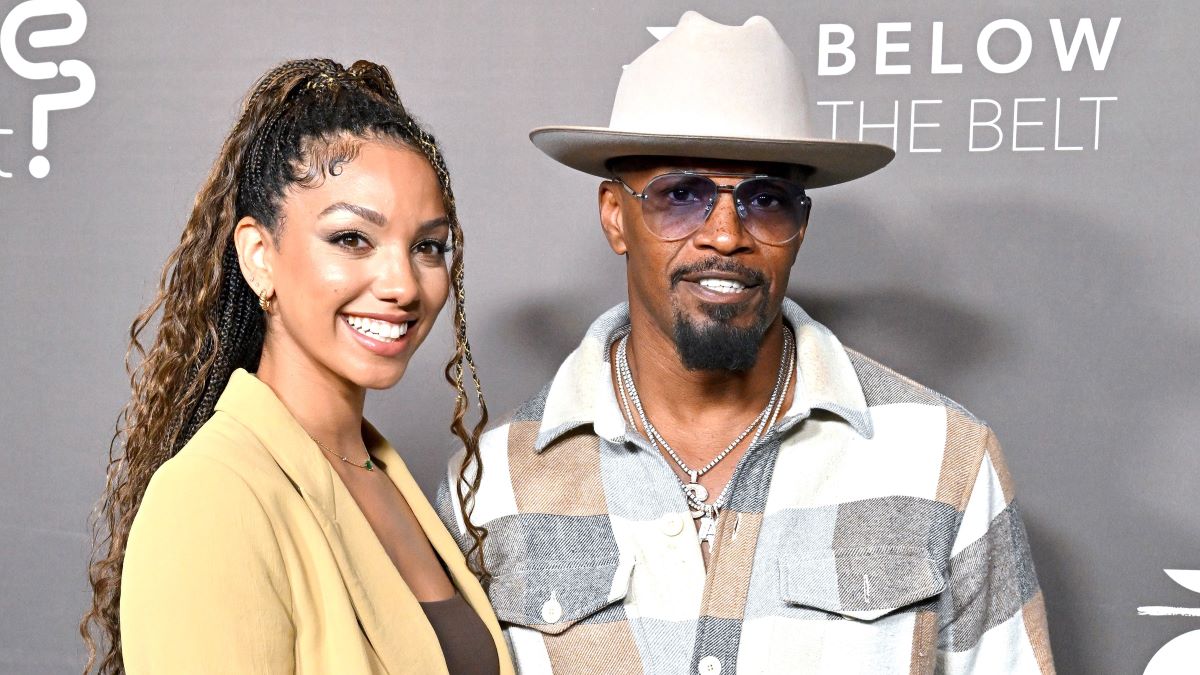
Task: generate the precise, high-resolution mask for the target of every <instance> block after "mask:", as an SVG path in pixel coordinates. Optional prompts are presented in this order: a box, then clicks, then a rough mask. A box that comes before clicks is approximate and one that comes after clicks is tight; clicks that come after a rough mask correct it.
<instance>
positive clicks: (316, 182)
mask: <svg viewBox="0 0 1200 675" xmlns="http://www.w3.org/2000/svg"><path fill="white" fill-rule="evenodd" d="M462 242H463V236H462V231H461V229H460V227H459V224H458V220H457V216H456V214H455V208H454V197H453V194H452V192H451V190H450V180H449V175H448V174H447V172H446V167H445V163H444V161H443V159H442V156H441V152H440V150H439V149H438V147H437V144H436V142H435V141H434V139H433V137H432V136H431V135H430V134H429V133H428V132H427V131H425V130H424V129H423V128H422V127H421V126H420V125H419V124H418V123H417V122H416V121H415V120H414V119H413V118H412V117H411V116H410V115H409V114H408V112H407V111H406V110H405V108H404V106H403V105H402V104H401V102H400V99H399V97H398V96H397V94H396V90H395V87H394V85H393V83H392V80H391V77H390V75H389V74H388V73H387V71H386V70H385V69H384V68H382V67H381V66H378V65H375V64H373V63H369V62H365V61H359V62H357V63H355V64H354V65H353V66H352V67H350V68H349V69H343V68H342V67H341V66H340V65H338V64H336V63H334V62H332V61H328V60H305V61H292V62H288V63H285V64H283V65H281V66H279V67H277V68H275V69H273V70H272V71H270V72H268V73H267V74H266V75H265V76H263V78H262V79H261V80H259V82H258V84H257V85H256V86H255V87H254V89H252V90H251V92H250V94H249V95H248V96H247V98H246V101H245V103H244V105H243V109H242V115H241V117H240V119H239V120H238V122H237V123H236V124H235V125H234V128H233V130H232V131H231V132H230V133H229V136H228V137H227V139H226V141H225V144H224V146H223V147H222V150H221V153H220V155H219V157H218V159H217V162H216V165H215V166H214V167H213V170H212V172H211V174H210V177H209V179H208V182H207V183H206V184H205V185H204V187H203V188H202V189H201V191H200V194H199V195H198V196H197V199H196V204H195V207H194V209H193V212H192V215H191V217H190V218H189V220H188V223H187V225H186V227H185V229H184V232H183V236H182V238H181V242H180V244H179V246H178V248H176V250H175V251H174V252H173V253H172V254H171V256H170V257H169V258H168V260H167V263H166V267H165V269H164V272H163V276H162V281H161V283H160V287H159V293H158V296H157V297H156V298H155V300H154V301H153V302H152V303H151V304H150V306H149V307H148V308H147V309H146V310H145V311H144V312H143V313H142V314H141V315H140V316H139V317H138V318H137V320H136V321H135V322H134V324H133V326H132V329H131V334H132V343H131V349H130V353H131V355H144V358H142V359H141V361H140V363H138V364H137V366H136V368H134V369H132V372H131V383H132V387H133V395H132V398H131V400H130V402H129V404H128V405H127V406H126V407H125V410H124V411H123V413H122V416H121V418H120V423H119V424H118V432H117V434H116V436H115V438H114V439H113V443H112V446H111V450H110V465H109V474H108V487H107V489H106V492H105V494H104V497H103V501H102V504H101V509H100V518H99V520H98V522H97V524H96V535H95V552H94V555H93V563H92V566H91V574H90V577H91V583H92V588H93V605H92V609H91V610H90V611H89V613H88V614H87V615H86V616H85V617H84V622H83V625H82V632H83V635H84V639H85V641H86V642H87V644H88V647H89V650H90V652H91V654H92V658H91V660H90V661H89V664H88V667H87V670H88V671H91V670H93V668H96V669H98V671H99V672H102V673H119V672H131V673H139V672H141V673H160V672H170V673H187V672H197V673H200V672H204V673H208V672H271V673H275V672H293V671H306V672H355V673H360V672H361V673H375V672H388V673H401V672H413V673H449V674H455V675H457V674H460V673H497V672H502V673H510V672H512V669H511V665H510V662H509V658H508V654H507V649H506V647H505V644H504V641H503V639H502V638H501V637H500V632H499V626H498V624H497V622H496V619H495V616H494V615H493V614H492V611H491V609H490V607H489V606H488V603H487V598H486V596H485V595H484V593H483V590H482V587H481V586H480V583H479V579H484V580H486V579H487V576H488V572H487V570H486V569H485V568H484V566H483V565H482V563H481V562H480V561H479V560H478V556H477V555H475V553H477V552H478V551H479V550H480V548H481V545H482V541H483V536H484V534H485V532H483V531H482V530H480V529H478V528H475V527H474V526H470V530H469V532H470V536H471V539H472V541H473V542H474V544H475V546H474V549H472V550H471V551H469V554H470V555H469V557H470V558H471V562H470V563H468V560H467V558H465V557H464V556H463V555H462V554H461V553H460V551H459V548H458V546H457V544H456V543H455V541H454V540H453V538H452V537H451V535H450V534H449V532H447V531H446V529H445V528H444V527H443V526H442V525H441V523H440V521H439V520H438V518H437V516H436V515H435V513H434V511H433V509H432V507H431V506H430V505H429V503H428V502H427V501H426V499H425V497H424V496H423V495H422V494H421V491H420V489H419V488H418V487H417V485H416V483H415V482H414V481H413V479H412V477H411V475H410V474H409V473H408V471H407V470H406V468H405V466H404V462H403V460H402V459H401V456H400V454H399V453H398V452H397V451H396V450H395V449H393V448H392V447H391V446H390V445H389V444H388V442H387V441H386V440H385V439H383V438H382V437H381V436H380V435H379V434H378V432H376V431H375V429H374V428H373V427H372V426H371V425H370V424H369V423H367V422H366V421H365V420H363V406H364V400H365V397H366V391H367V390H368V389H383V388H387V387H391V386H393V385H395V384H396V383H397V382H398V381H399V380H400V379H401V377H402V376H403V375H404V372H405V369H406V368H407V366H408V363H409V360H410V359H411V357H412V355H413V353H414V351H415V350H416V349H417V347H418V346H420V344H421V342H422V341H423V340H424V339H425V337H426V336H427V335H428V334H429V331H430V329H431V328H432V326H433V323H434V321H435V320H436V319H437V316H438V314H439V313H440V312H441V310H442V308H443V306H444V305H445V303H446V301H447V298H448V297H450V296H452V297H453V317H454V324H455V326H454V327H455V330H454V335H455V337H456V340H457V344H456V350H455V355H454V357H453V358H452V359H451V361H450V362H449V363H448V364H447V366H446V377H447V380H448V381H449V382H450V383H451V384H452V385H453V386H454V387H455V389H456V392H457V398H456V402H455V407H454V411H453V415H452V422H451V429H452V430H453V431H454V433H455V434H456V435H458V437H459V438H460V440H461V441H462V442H463V443H464V444H465V446H466V447H467V455H466V459H465V460H464V463H463V466H462V468H461V469H462V472H463V473H462V475H463V476H466V475H468V472H470V474H469V475H472V476H473V478H474V481H475V482H474V483H472V482H471V481H467V480H463V481H460V490H461V492H462V494H461V495H460V496H461V497H463V498H464V502H463V503H464V504H469V503H470V501H471V497H472V494H473V491H474V488H475V486H477V485H478V479H479V476H480V475H481V472H482V466H481V465H480V464H479V459H478V437H479V432H480V430H481V429H482V427H483V425H484V424H485V423H486V419H487V409H486V406H485V404H484V400H483V395H482V390H481V389H480V386H479V381H478V378H477V377H476V376H475V366H474V363H473V361H472V359H471V353H470V345H469V343H468V342H467V334H466V315H465V310H464V306H463V303H464V299H465V295H464V290H463V258H462ZM448 257H449V260H448V259H447V258H448ZM160 315H161V318H160V321H159V325H158V331H157V334H156V335H155V338H154V342H153V345H152V346H151V347H150V349H149V350H148V351H144V350H143V347H142V345H141V342H140V337H139V336H140V335H141V334H142V333H143V332H144V331H145V330H146V329H147V328H148V327H149V326H150V324H151V322H152V321H153V320H154V318H155V317H156V316H160ZM468 383H469V385H470V386H471V387H472V388H473V389H474V394H475V397H476V399H477V403H478V405H479V407H480V416H479V420H478V421H477V422H476V424H474V425H473V426H472V428H471V429H469V430H468V428H467V425H466V424H465V422H464V417H465V414H466V411H467V408H468V404H469V401H468V398H469V397H468V392H467V384H468ZM463 516H464V518H465V519H467V522H468V523H469V512H468V508H464V509H463ZM97 638H99V642H98V643H97Z"/></svg>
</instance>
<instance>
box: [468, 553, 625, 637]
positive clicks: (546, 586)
mask: <svg viewBox="0 0 1200 675" xmlns="http://www.w3.org/2000/svg"><path fill="white" fill-rule="evenodd" d="M632 573H633V559H632V558H630V559H628V560H625V559H613V558H610V559H606V560H601V561H589V562H586V563H580V562H573V561H564V560H527V561H525V563H524V564H523V565H522V566H521V567H519V568H516V569H513V570H498V571H497V572H496V573H495V576H494V577H493V579H492V583H491V584H490V585H489V586H488V597H489V598H490V599H491V601H492V607H493V608H494V609H495V610H496V616H497V618H499V619H500V621H502V622H505V623H510V624H515V625H518V626H525V627H527V628H533V629H534V630H538V631H541V632H543V633H548V634H550V635H558V634H559V633H561V632H563V631H565V630H566V629H568V628H570V627H571V626H573V625H575V624H576V623H578V622H579V621H581V620H583V619H586V618H588V617H589V616H592V615H594V614H596V613H598V612H600V611H601V610H603V609H605V608H606V607H609V606H610V605H615V604H617V603H620V602H621V601H622V600H624V599H625V596H626V595H627V594H628V593H629V578H630V575H631V574H632Z"/></svg>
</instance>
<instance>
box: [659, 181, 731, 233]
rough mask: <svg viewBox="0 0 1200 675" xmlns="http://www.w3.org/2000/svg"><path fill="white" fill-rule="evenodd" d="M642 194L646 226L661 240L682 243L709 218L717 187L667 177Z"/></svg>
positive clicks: (701, 182)
mask: <svg viewBox="0 0 1200 675" xmlns="http://www.w3.org/2000/svg"><path fill="white" fill-rule="evenodd" d="M643 193H644V194H645V195H646V200H645V202H643V204H642V214H643V217H644V219H645V221H646V225H647V226H648V227H650V229H651V230H653V231H654V233H655V234H657V235H658V236H659V237H662V238H663V239H668V240H672V239H682V238H683V237H686V236H688V235H689V234H691V233H692V232H695V231H696V230H697V229H698V228H699V227H700V225H702V224H703V223H704V220H705V218H707V217H708V209H709V206H710V205H711V204H712V203H713V197H714V196H715V195H716V194H717V185H716V183H714V182H712V180H711V179H709V178H706V177H704V176H689V175H685V174H669V173H668V174H663V175H661V176H658V177H657V178H655V179H654V180H652V181H650V182H649V183H648V184H647V185H646V188H645V189H644V190H643Z"/></svg>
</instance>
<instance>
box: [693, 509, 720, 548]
mask: <svg viewBox="0 0 1200 675" xmlns="http://www.w3.org/2000/svg"><path fill="white" fill-rule="evenodd" d="M696 536H698V537H699V538H700V541H702V542H707V543H708V546H709V548H710V549H711V548H712V545H713V539H716V537H717V520H716V519H715V518H713V517H711V516H708V515H705V516H703V517H701V518H700V527H699V529H698V530H697V532H696Z"/></svg>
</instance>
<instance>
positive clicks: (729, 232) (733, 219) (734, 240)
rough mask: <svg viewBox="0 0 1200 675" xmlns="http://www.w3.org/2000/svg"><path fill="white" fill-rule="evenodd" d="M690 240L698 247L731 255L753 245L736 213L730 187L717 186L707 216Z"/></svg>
mask: <svg viewBox="0 0 1200 675" xmlns="http://www.w3.org/2000/svg"><path fill="white" fill-rule="evenodd" d="M692 241H693V242H694V243H695V244H696V246H698V247H700V248H707V249H711V250H713V251H714V252H716V253H719V254H721V255H733V254H734V253H737V252H739V251H743V250H748V249H750V248H753V247H754V237H753V236H751V234H750V232H748V231H747V230H746V228H745V227H744V226H743V224H742V219H741V217H740V216H739V215H738V210H737V203H736V201H735V200H734V198H733V188H732V187H730V186H720V187H719V188H718V191H717V195H716V197H714V198H713V203H712V206H710V207H709V212H708V217H707V218H706V219H705V220H704V224H702V225H701V226H700V229H698V230H696V234H694V235H692Z"/></svg>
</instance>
